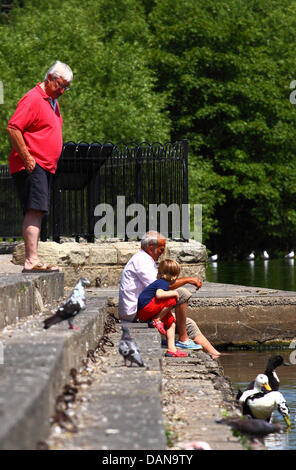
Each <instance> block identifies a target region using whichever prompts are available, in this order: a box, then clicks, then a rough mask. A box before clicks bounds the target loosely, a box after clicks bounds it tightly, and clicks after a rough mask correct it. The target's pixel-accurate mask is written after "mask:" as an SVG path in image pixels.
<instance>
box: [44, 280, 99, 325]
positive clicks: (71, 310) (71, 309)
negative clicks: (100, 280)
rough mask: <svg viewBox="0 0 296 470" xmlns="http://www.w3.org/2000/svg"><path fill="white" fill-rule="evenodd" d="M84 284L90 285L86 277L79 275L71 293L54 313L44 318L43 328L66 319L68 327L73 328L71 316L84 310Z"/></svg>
mask: <svg viewBox="0 0 296 470" xmlns="http://www.w3.org/2000/svg"><path fill="white" fill-rule="evenodd" d="M86 286H90V282H89V280H88V279H87V278H86V277H81V278H80V279H79V281H78V282H77V284H76V286H75V287H74V289H73V291H72V292H71V295H70V296H69V297H68V299H67V300H65V301H64V302H63V303H62V305H60V307H59V308H58V309H57V311H56V313H55V314H54V315H53V316H51V317H49V318H46V319H45V320H44V329H46V330H47V329H48V328H50V327H51V326H52V325H55V324H56V323H60V322H62V321H64V320H68V323H69V328H70V329H72V330H73V329H75V327H74V326H73V323H72V321H73V318H74V317H75V315H77V314H78V313H79V312H80V310H85V308H86V299H85V290H84V287H86Z"/></svg>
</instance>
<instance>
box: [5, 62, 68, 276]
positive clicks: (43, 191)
mask: <svg viewBox="0 0 296 470" xmlns="http://www.w3.org/2000/svg"><path fill="white" fill-rule="evenodd" d="M72 80H73V73H72V70H71V69H70V67H69V66H68V65H67V64H64V63H62V62H60V61H57V62H56V63H55V64H54V65H53V66H52V67H51V68H50V69H49V70H48V72H47V74H46V76H45V79H44V81H43V82H42V83H38V84H37V85H36V86H35V87H34V88H33V89H31V90H30V91H28V93H26V94H25V95H24V96H23V97H22V98H21V100H20V101H19V103H18V105H17V108H16V111H15V113H14V114H13V116H12V117H11V119H10V120H9V122H8V127H7V131H8V134H9V137H10V140H11V144H12V150H11V153H10V157H9V168H10V172H11V174H12V177H13V179H14V181H15V183H16V187H17V191H18V194H19V198H20V202H21V206H22V209H23V213H24V220H23V238H24V242H25V264H24V269H23V272H24V273H32V272H52V271H58V268H57V267H54V266H48V265H45V264H43V263H42V262H41V261H40V259H39V256H38V240H39V235H40V230H41V222H42V218H43V216H44V215H45V214H47V213H48V211H49V196H50V180H51V176H52V174H54V173H55V171H56V167H57V163H58V160H59V157H60V155H61V151H62V146H63V137H62V124H63V119H62V116H61V114H60V108H59V104H58V99H59V97H60V96H62V95H63V93H64V92H65V90H68V89H69V86H70V83H71V82H72Z"/></svg>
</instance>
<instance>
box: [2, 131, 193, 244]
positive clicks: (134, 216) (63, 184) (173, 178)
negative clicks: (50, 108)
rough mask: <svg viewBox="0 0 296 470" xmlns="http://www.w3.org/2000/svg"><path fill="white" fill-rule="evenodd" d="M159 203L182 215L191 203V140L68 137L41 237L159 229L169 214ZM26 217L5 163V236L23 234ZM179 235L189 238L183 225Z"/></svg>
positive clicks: (89, 237)
mask: <svg viewBox="0 0 296 470" xmlns="http://www.w3.org/2000/svg"><path fill="white" fill-rule="evenodd" d="M134 204H137V205H138V206H134ZM160 204H161V205H162V207H163V208H165V207H166V208H169V207H170V206H171V205H172V206H171V207H173V206H174V207H175V208H177V210H178V209H179V210H180V214H179V217H180V220H182V210H183V205H184V204H188V147H187V141H185V140H184V141H180V142H175V143H167V144H165V145H160V144H158V143H154V144H148V143H142V144H140V145H139V144H134V143H129V144H122V143H117V144H113V143H111V142H105V143H103V144H101V143H100V142H92V143H91V144H89V143H87V142H79V143H75V142H67V143H65V144H64V146H63V150H62V154H61V158H60V160H59V164H58V168H57V172H56V174H55V176H54V178H53V183H52V191H51V210H50V215H49V216H48V217H46V218H45V219H44V222H43V226H42V233H41V239H42V240H46V239H48V238H52V239H53V240H54V241H58V242H59V241H60V238H61V237H71V238H75V239H76V240H77V241H78V240H79V238H84V239H86V240H87V241H89V242H92V241H94V239H95V237H100V238H101V237H104V236H105V237H108V238H109V237H112V236H113V237H115V238H121V239H127V238H131V237H130V236H129V235H130V233H133V232H135V233H138V234H139V235H141V234H143V233H145V231H146V230H148V229H151V228H152V229H153V228H154V229H156V230H160V229H161V224H163V223H164V220H163V219H164V215H165V209H163V211H161V210H160V211H159V210H158V211H157V212H155V207H156V206H157V207H158V209H159V205H160ZM139 205H140V206H141V207H140V209H141V210H140V211H139ZM151 207H152V208H153V210H152V211H151ZM139 212H140V213H139ZM155 213H156V217H155ZM175 215H176V214H175ZM177 215H178V214H177ZM22 217H23V216H22V213H21V210H20V206H19V202H18V198H17V194H16V190H15V188H14V183H13V180H12V178H11V176H10V174H9V170H8V167H7V166H2V167H0V238H14V239H17V238H20V237H21V236H22V233H21V231H22V228H21V226H22ZM175 218H176V217H175ZM173 219H174V216H173V215H172V213H171V212H170V211H169V214H168V226H167V231H168V232H167V233H166V235H168V236H169V237H171V236H174V235H175V234H176V231H177V229H176V228H175V227H174V220H173ZM185 220H186V217H185ZM151 224H152V225H153V226H151ZM163 226H164V225H163ZM183 228H184V227H183ZM183 232H184V230H183ZM185 232H186V230H185ZM180 238H184V237H182V227H181V230H180ZM185 238H186V237H185Z"/></svg>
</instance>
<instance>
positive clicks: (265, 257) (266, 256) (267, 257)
mask: <svg viewBox="0 0 296 470" xmlns="http://www.w3.org/2000/svg"><path fill="white" fill-rule="evenodd" d="M263 258H264V259H269V254H268V253H267V251H263Z"/></svg>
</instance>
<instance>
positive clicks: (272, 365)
mask: <svg viewBox="0 0 296 470" xmlns="http://www.w3.org/2000/svg"><path fill="white" fill-rule="evenodd" d="M282 365H283V366H289V365H290V364H288V363H287V362H284V359H283V357H282V356H279V355H278V356H272V357H270V358H269V359H268V362H267V365H266V369H265V371H264V374H265V375H267V378H268V384H269V386H270V387H271V390H273V391H274V392H277V391H278V390H279V388H280V379H279V378H278V375H277V373H276V371H275V369H276V368H277V367H279V366H282ZM254 383H255V381H253V382H251V383H250V384H249V385H248V387H247V389H246V390H252V389H253V388H254Z"/></svg>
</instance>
